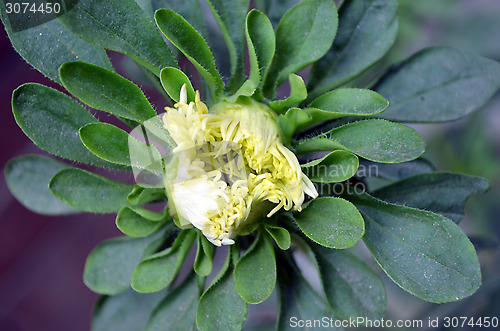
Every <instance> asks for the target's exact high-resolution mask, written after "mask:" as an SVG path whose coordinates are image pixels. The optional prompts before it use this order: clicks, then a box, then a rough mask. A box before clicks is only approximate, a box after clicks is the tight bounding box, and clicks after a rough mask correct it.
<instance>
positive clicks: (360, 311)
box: [314, 246, 387, 320]
mask: <svg viewBox="0 0 500 331" xmlns="http://www.w3.org/2000/svg"><path fill="white" fill-rule="evenodd" d="M314 252H315V256H316V259H317V261H318V265H319V272H320V277H321V283H322V285H323V290H324V292H325V297H326V299H327V301H328V303H329V304H330V305H331V306H332V308H333V310H334V311H335V313H336V314H337V316H339V317H341V318H343V319H349V318H352V319H356V318H358V317H362V318H366V319H370V320H379V319H381V318H383V317H384V312H385V305H386V301H387V299H386V295H385V288H384V283H383V282H382V280H381V279H380V277H379V276H378V275H377V274H376V273H375V272H373V270H372V269H370V268H369V267H368V266H367V265H366V264H365V263H364V262H363V261H362V260H360V259H359V258H357V257H356V256H354V255H353V254H350V253H349V252H347V251H344V250H334V249H327V248H322V247H320V246H314Z"/></svg>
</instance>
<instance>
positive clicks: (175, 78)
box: [160, 67, 195, 103]
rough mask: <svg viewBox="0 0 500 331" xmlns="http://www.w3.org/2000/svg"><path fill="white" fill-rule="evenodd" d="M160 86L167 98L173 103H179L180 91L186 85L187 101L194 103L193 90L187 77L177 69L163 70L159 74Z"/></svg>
mask: <svg viewBox="0 0 500 331" xmlns="http://www.w3.org/2000/svg"><path fill="white" fill-rule="evenodd" d="M160 81H161V85H162V86H163V88H164V89H165V91H166V92H167V93H168V96H169V97H170V98H172V100H174V101H175V102H179V100H180V94H181V89H182V86H183V85H184V84H186V92H187V101H188V103H189V102H191V101H194V96H195V93H194V88H193V85H191V81H190V80H189V78H188V76H186V74H185V73H183V72H182V71H181V70H179V69H177V68H172V67H168V68H163V69H161V72H160Z"/></svg>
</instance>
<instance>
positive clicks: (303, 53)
mask: <svg viewBox="0 0 500 331" xmlns="http://www.w3.org/2000/svg"><path fill="white" fill-rule="evenodd" d="M337 24H338V17H337V10H336V8H335V3H334V2H333V1H332V0H304V1H301V2H300V3H298V4H297V5H296V6H294V7H293V8H292V9H290V10H289V11H288V12H287V13H286V14H285V15H284V16H283V18H282V19H281V21H280V24H279V26H278V30H277V31H276V53H275V56H274V60H273V66H272V67H271V71H270V72H269V75H268V76H267V79H266V82H265V85H264V89H265V90H267V91H268V92H267V94H266V96H267V97H269V98H270V97H272V96H273V95H274V89H275V87H276V86H278V85H280V84H281V83H283V81H284V80H285V79H286V78H287V77H288V75H289V74H291V73H294V72H297V71H299V70H300V69H302V68H304V67H305V66H307V65H308V64H310V63H312V62H314V61H316V60H317V59H319V58H321V57H322V56H323V55H325V53H326V52H327V51H328V49H329V48H330V46H331V45H332V43H333V39H334V38H335V34H336V32H337Z"/></svg>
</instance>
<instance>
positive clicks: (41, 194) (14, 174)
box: [5, 155, 79, 215]
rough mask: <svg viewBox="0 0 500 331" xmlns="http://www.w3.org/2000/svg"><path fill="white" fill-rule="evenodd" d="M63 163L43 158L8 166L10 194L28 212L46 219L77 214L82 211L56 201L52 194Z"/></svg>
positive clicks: (15, 161)
mask: <svg viewBox="0 0 500 331" xmlns="http://www.w3.org/2000/svg"><path fill="white" fill-rule="evenodd" d="M66 168H69V166H67V165H66V164H64V163H61V162H58V161H56V160H53V159H51V158H48V157H45V156H41V155H24V156H20V157H17V158H15V159H12V160H10V161H9V162H8V163H7V165H6V166H5V181H6V183H7V187H8V188H9V190H10V192H11V193H12V195H13V196H14V197H16V199H17V200H18V201H19V202H20V203H21V204H22V205H23V206H25V207H26V208H28V209H29V210H31V211H34V212H35V213H38V214H43V215H65V214H74V213H78V212H79V211H78V210H76V209H74V208H71V207H70V206H68V205H67V204H65V203H63V202H62V201H61V200H59V199H57V198H56V197H55V196H54V195H53V194H52V193H51V192H50V191H49V182H50V179H51V178H52V177H53V176H54V175H55V174H56V173H58V172H59V171H61V170H62V169H66Z"/></svg>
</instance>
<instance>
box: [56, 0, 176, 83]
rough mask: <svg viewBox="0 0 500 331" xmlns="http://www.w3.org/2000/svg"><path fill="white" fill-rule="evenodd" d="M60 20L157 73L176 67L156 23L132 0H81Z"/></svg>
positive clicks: (103, 45)
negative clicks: (163, 69)
mask: <svg viewBox="0 0 500 331" xmlns="http://www.w3.org/2000/svg"><path fill="white" fill-rule="evenodd" d="M59 20H60V21H61V22H62V23H63V25H64V26H65V27H66V28H67V29H68V30H70V31H71V32H73V33H74V34H75V35H77V36H78V37H80V38H82V39H83V40H86V41H88V42H90V43H92V44H95V45H99V46H101V47H104V48H106V49H110V50H113V51H117V52H120V53H124V54H127V55H129V56H130V57H132V58H133V59H134V60H136V61H137V62H139V63H140V64H141V65H144V66H145V67H146V68H148V69H149V70H151V71H152V72H153V73H154V74H155V75H156V76H159V75H160V70H161V69H162V68H164V67H177V63H176V61H175V59H174V57H173V56H172V52H170V49H169V48H168V46H167V44H166V43H165V42H164V41H163V39H162V37H161V35H160V34H159V33H158V31H157V29H156V27H155V26H154V24H153V23H152V22H151V20H150V19H149V18H148V17H147V16H146V14H145V13H144V11H143V10H142V9H141V7H139V5H137V3H135V1H133V0H80V1H78V3H77V4H76V5H75V7H74V8H73V9H72V10H71V11H69V12H68V13H66V14H64V15H62V16H60V17H59Z"/></svg>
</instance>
